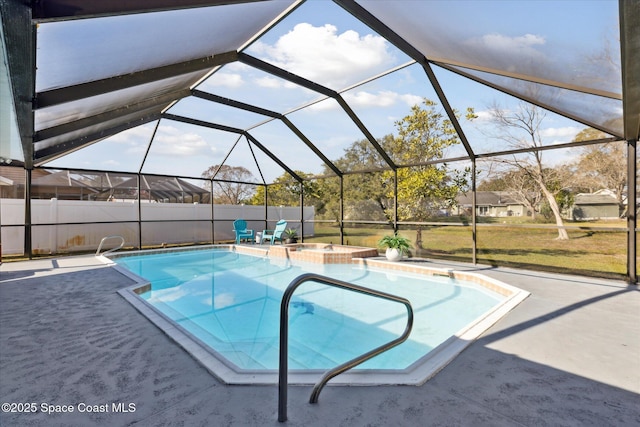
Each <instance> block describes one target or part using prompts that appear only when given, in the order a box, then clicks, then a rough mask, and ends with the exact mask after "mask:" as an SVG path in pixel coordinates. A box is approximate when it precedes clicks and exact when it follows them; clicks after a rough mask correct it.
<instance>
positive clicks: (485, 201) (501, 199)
mask: <svg viewBox="0 0 640 427" xmlns="http://www.w3.org/2000/svg"><path fill="white" fill-rule="evenodd" d="M457 201H458V205H460V206H471V204H472V199H471V193H468V194H463V195H461V196H459V197H458V199H457ZM521 204H522V203H520V202H517V201H516V200H514V199H513V197H511V196H510V195H509V193H508V192H506V191H477V192H476V206H508V205H521Z"/></svg>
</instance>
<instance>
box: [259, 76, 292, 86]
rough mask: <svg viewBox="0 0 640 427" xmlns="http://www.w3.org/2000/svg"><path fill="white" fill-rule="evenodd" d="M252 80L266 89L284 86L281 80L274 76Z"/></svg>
mask: <svg viewBox="0 0 640 427" xmlns="http://www.w3.org/2000/svg"><path fill="white" fill-rule="evenodd" d="M254 81H255V83H256V84H257V85H258V86H260V87H265V88H268V89H279V88H282V87H285V85H284V82H283V81H282V80H279V79H276V78H274V77H260V78H258V79H255V80H254Z"/></svg>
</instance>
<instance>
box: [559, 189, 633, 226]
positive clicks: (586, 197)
mask: <svg viewBox="0 0 640 427" xmlns="http://www.w3.org/2000/svg"><path fill="white" fill-rule="evenodd" d="M570 213H571V218H570V219H573V220H577V221H584V220H593V219H618V218H620V214H621V211H620V204H619V203H618V199H616V197H615V195H614V194H613V193H612V192H611V191H609V190H598V191H596V192H595V193H579V194H576V195H575V198H574V202H573V206H572V207H571V211H570Z"/></svg>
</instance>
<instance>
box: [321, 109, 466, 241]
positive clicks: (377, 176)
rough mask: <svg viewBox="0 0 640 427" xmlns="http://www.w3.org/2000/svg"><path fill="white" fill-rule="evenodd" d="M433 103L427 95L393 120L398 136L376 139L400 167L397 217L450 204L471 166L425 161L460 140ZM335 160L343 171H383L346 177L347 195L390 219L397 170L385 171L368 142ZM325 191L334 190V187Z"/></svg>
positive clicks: (419, 217) (427, 213) (421, 215)
mask: <svg viewBox="0 0 640 427" xmlns="http://www.w3.org/2000/svg"><path fill="white" fill-rule="evenodd" d="M436 107H437V103H435V102H434V101H431V100H429V99H426V98H425V99H424V100H423V102H422V104H421V105H414V106H413V107H411V112H410V114H408V115H407V116H405V117H403V118H402V119H400V120H398V121H397V122H396V123H395V125H396V129H397V131H398V134H397V136H394V135H386V136H384V137H383V138H381V139H379V140H378V143H379V144H380V146H381V147H382V148H383V150H384V151H385V152H386V153H388V154H389V156H390V157H391V158H392V159H393V160H394V162H395V163H396V164H398V165H399V166H401V167H400V168H399V169H398V170H397V175H398V194H397V197H398V205H399V208H398V217H399V219H400V220H402V221H424V220H426V219H428V218H429V217H431V216H432V215H434V214H435V213H437V211H438V210H440V209H442V208H447V207H450V206H452V205H453V204H454V203H455V200H456V197H457V195H458V193H459V192H460V191H465V189H466V188H467V186H468V184H467V181H468V175H469V170H463V171H453V172H452V171H450V169H449V166H448V165H447V164H428V163H429V162H431V161H433V160H438V159H441V158H443V157H445V155H446V150H447V148H448V147H450V146H452V145H455V144H457V143H458V142H459V139H458V136H457V134H456V132H455V129H454V127H453V125H452V124H451V121H450V120H449V119H448V118H447V116H446V115H444V114H442V113H441V112H439V111H437V109H436ZM335 164H336V166H337V167H338V168H339V169H341V170H343V171H347V172H349V171H357V170H368V171H370V170H372V169H374V170H375V169H378V170H382V172H366V173H361V174H355V175H348V176H347V177H346V178H345V185H344V193H345V199H347V200H350V201H353V202H356V201H362V202H363V203H364V202H367V201H368V202H373V203H375V204H376V206H378V207H379V211H380V212H382V213H383V214H384V215H385V216H386V219H387V220H388V221H391V220H392V219H393V211H394V209H393V200H394V185H393V183H394V175H395V174H394V172H393V171H389V166H388V165H387V164H386V162H385V161H384V160H383V159H382V158H381V156H380V154H379V153H378V152H377V151H376V150H375V148H374V147H373V146H372V145H371V144H370V143H369V141H367V140H361V141H355V142H354V143H353V144H352V145H351V146H350V147H349V148H347V149H346V150H345V154H344V155H343V156H342V157H341V158H340V159H338V160H337V161H336V162H335ZM327 172H328V170H327ZM331 185H333V186H334V187H335V186H336V185H337V184H336V183H332V184H331ZM325 191H326V192H327V194H336V193H335V192H334V191H335V188H333V189H329V188H327V189H326V190H325ZM330 208H331V207H330ZM420 231H421V230H420V229H418V233H417V236H416V247H417V248H420V247H421V243H422V242H421V240H422V239H421V232H420Z"/></svg>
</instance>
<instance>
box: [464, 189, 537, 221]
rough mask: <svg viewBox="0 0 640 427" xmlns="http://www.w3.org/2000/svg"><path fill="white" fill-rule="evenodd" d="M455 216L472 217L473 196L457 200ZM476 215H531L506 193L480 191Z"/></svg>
mask: <svg viewBox="0 0 640 427" xmlns="http://www.w3.org/2000/svg"><path fill="white" fill-rule="evenodd" d="M457 205H458V206H457V207H455V208H454V209H453V214H454V215H470V214H471V206H472V199H471V194H462V195H460V196H458V198H457ZM476 215H477V216H490V217H505V216H526V215H531V213H530V212H529V211H528V210H527V208H526V207H525V206H524V205H523V204H522V203H519V202H517V201H516V200H514V199H513V198H512V197H511V196H510V195H509V193H507V192H506V191H478V192H476Z"/></svg>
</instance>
